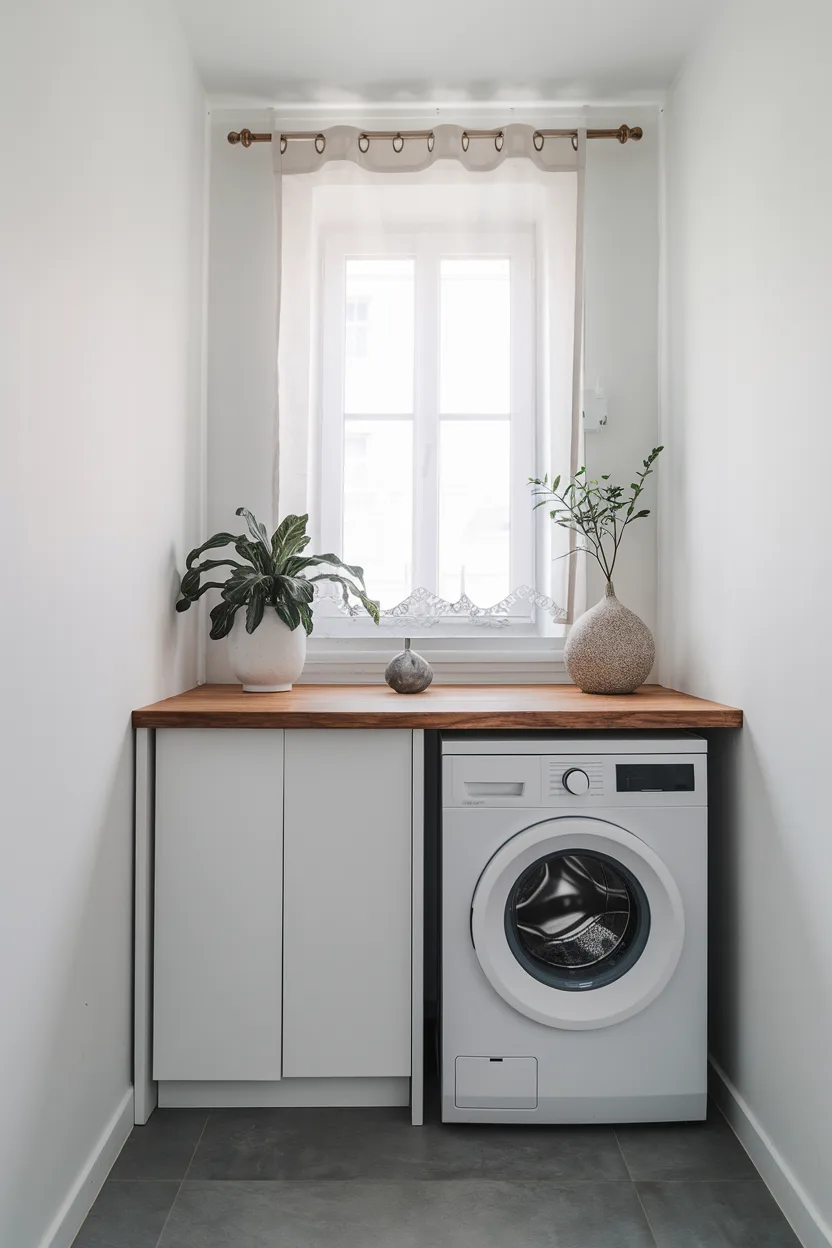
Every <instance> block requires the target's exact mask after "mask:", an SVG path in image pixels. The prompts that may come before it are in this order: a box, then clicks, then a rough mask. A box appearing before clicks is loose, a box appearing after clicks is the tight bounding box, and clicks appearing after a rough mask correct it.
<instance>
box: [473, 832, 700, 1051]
mask: <svg viewBox="0 0 832 1248" xmlns="http://www.w3.org/2000/svg"><path fill="white" fill-rule="evenodd" d="M684 934H685V916H684V907H683V905H682V898H681V894H680V893H679V889H678V887H677V885H676V882H675V880H674V879H673V876H672V875H671V873H670V871H669V870H668V868H667V867H666V866H665V864H664V862H663V861H662V859H661V858H660V857H659V855H658V854H657V853H656V852H655V851H654V850H653V849H651V847H650V846H649V845H647V844H646V843H645V842H644V841H642V840H641V839H640V838H639V837H637V836H635V835H634V834H633V833H632V832H629V831H628V830H627V829H625V828H621V827H619V826H618V825H617V824H613V823H609V822H607V821H606V820H604V819H596V818H575V817H571V818H570V817H566V818H553V819H546V820H543V821H542V822H541V823H538V824H535V825H533V826H532V827H529V828H526V829H525V830H524V831H522V832H518V833H517V834H516V835H515V836H513V837H511V838H510V839H509V840H508V841H506V843H505V844H504V845H502V846H501V847H500V849H498V850H497V852H496V853H495V854H494V855H493V857H492V858H491V860H490V861H489V862H488V863H487V864H486V867H485V869H484V871H483V872H482V875H481V876H480V878H479V881H478V883H477V887H476V890H475V892H474V896H473V899H472V903H471V937H472V940H473V943H474V949H475V951H476V955H477V958H478V960H479V963H480V966H481V967H482V969H483V971H484V973H485V975H486V977H487V978H488V980H489V981H490V983H491V985H492V987H493V988H494V989H495V991H496V992H498V993H499V995H500V996H501V997H502V998H503V999H504V1000H505V1001H507V1002H508V1004H509V1005H510V1006H512V1007H513V1008H514V1009H515V1010H518V1011H519V1012H520V1013H521V1014H525V1015H526V1016H527V1017H528V1018H533V1019H535V1020H536V1021H537V1022H540V1023H544V1024H546V1025H547V1026H550V1027H563V1028H572V1029H589V1028H594V1027H609V1026H611V1025H612V1024H613V1023H617V1022H620V1021H621V1020H622V1019H625V1018H629V1017H631V1016H632V1015H633V1014H636V1013H638V1011H639V1010H643V1009H644V1008H645V1007H646V1006H647V1005H649V1004H650V1002H651V1001H653V1000H654V999H655V998H656V997H657V996H658V995H659V993H660V992H661V991H662V989H663V988H664V987H665V985H666V984H667V983H668V981H669V980H670V978H671V976H672V975H673V972H674V971H675V969H676V966H677V963H678V961H679V958H680V956H681V953H682V947H683V944H684Z"/></svg>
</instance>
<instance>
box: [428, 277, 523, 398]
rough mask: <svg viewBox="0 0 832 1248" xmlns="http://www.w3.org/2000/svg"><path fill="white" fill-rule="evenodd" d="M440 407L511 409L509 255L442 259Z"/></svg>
mask: <svg viewBox="0 0 832 1248" xmlns="http://www.w3.org/2000/svg"><path fill="white" fill-rule="evenodd" d="M440 287H441V295H440V298H441V311H440V315H441V338H440V352H441V354H440V362H439V409H440V411H441V412H443V413H453V414H456V415H477V414H482V415H483V416H486V415H491V414H492V413H493V414H494V415H503V414H505V415H508V413H509V412H510V410H511V399H510V395H511V387H510V367H511V261H510V260H502V259H491V258H489V259H480V260H443V261H442V268H441V277H440Z"/></svg>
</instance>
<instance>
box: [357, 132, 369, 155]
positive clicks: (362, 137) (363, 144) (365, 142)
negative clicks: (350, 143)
mask: <svg viewBox="0 0 832 1248" xmlns="http://www.w3.org/2000/svg"><path fill="white" fill-rule="evenodd" d="M358 150H359V152H361V153H362V155H364V156H366V155H367V153H368V152H369V150H370V139H369V137H368V136H367V135H366V134H359V136H358Z"/></svg>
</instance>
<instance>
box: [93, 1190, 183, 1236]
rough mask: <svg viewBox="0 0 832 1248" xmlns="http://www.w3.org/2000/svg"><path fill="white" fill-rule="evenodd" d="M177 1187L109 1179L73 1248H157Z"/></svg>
mask: <svg viewBox="0 0 832 1248" xmlns="http://www.w3.org/2000/svg"><path fill="white" fill-rule="evenodd" d="M178 1190H179V1184H178V1183H133V1182H128V1183H124V1182H118V1181H115V1180H113V1179H108V1180H107V1182H106V1183H105V1184H104V1186H103V1187H102V1189H101V1191H100V1192H99V1194H98V1199H97V1200H96V1202H95V1204H94V1205H93V1207H92V1209H91V1210H90V1212H89V1214H88V1215H87V1220H86V1222H85V1223H84V1225H83V1226H82V1227H81V1230H80V1232H79V1234H78V1237H77V1238H76V1240H75V1243H74V1244H73V1248H156V1244H157V1242H158V1240H159V1235H160V1234H161V1231H162V1227H163V1226H164V1225H165V1219H166V1218H167V1216H168V1214H169V1213H170V1210H171V1206H172V1205H173V1202H174V1199H175V1198H176V1193H177V1191H178Z"/></svg>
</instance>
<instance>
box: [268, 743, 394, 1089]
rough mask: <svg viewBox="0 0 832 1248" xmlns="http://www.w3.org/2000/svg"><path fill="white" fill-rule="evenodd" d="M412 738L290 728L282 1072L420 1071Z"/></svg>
mask: <svg viewBox="0 0 832 1248" xmlns="http://www.w3.org/2000/svg"><path fill="white" fill-rule="evenodd" d="M411 747H412V734H411V732H410V731H409V730H402V729H386V730H385V729H370V730H367V731H365V730H362V729H345V730H338V729H333V730H326V729H309V730H306V731H303V730H289V731H287V732H286V798H285V862H284V868H285V887H284V913H285V925H284V965H283V974H284V986H283V1074H284V1076H286V1077H289V1076H297V1077H307V1078H314V1077H318V1076H328V1077H348V1076H365V1077H381V1076H390V1075H409V1074H410V1047H411V943H410V940H411V935H410V926H411V904H412V897H411V799H412V752H411Z"/></svg>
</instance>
